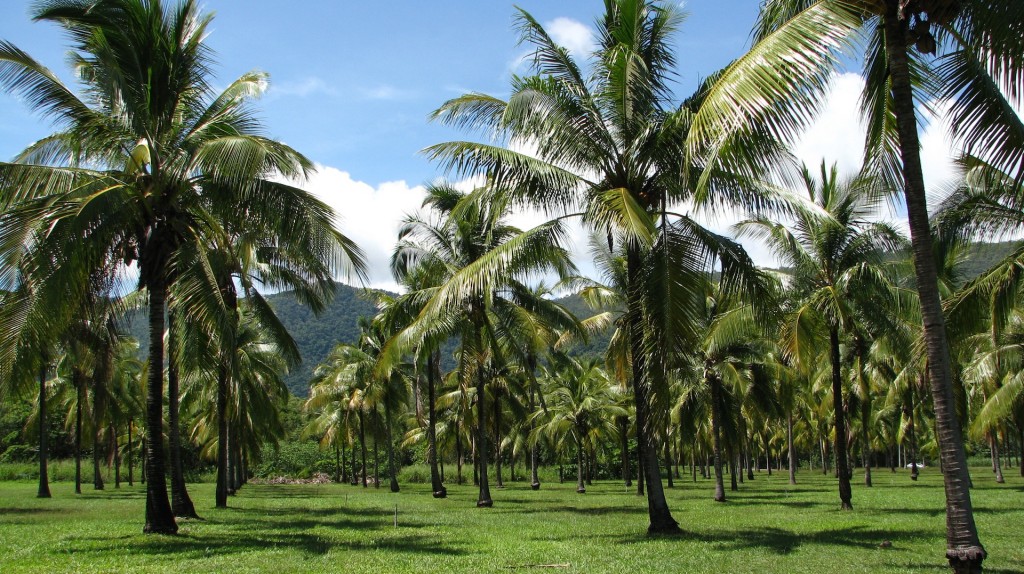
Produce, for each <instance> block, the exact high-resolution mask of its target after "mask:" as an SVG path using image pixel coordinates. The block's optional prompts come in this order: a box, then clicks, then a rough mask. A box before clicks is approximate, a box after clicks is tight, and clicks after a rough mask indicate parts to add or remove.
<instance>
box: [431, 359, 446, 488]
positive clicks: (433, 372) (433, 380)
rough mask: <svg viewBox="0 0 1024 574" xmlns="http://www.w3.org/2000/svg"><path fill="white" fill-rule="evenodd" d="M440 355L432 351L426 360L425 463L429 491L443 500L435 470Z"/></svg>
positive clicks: (440, 485)
mask: <svg viewBox="0 0 1024 574" xmlns="http://www.w3.org/2000/svg"><path fill="white" fill-rule="evenodd" d="M440 361H441V353H440V352H438V351H434V352H432V353H430V356H429V357H428V359H427V463H428V464H429V465H430V491H431V492H432V493H433V495H434V498H445V497H447V496H448V489H447V488H445V487H444V484H443V482H442V481H441V474H440V473H439V472H438V468H437V459H438V456H437V409H436V407H435V404H434V403H435V399H436V394H437V382H436V374H437V371H438V370H439V368H440V364H439V363H440Z"/></svg>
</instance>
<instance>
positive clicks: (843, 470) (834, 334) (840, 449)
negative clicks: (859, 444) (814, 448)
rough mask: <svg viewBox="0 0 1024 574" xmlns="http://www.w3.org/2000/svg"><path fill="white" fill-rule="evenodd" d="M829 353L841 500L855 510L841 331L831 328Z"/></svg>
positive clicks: (844, 505)
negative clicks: (847, 444)
mask: <svg viewBox="0 0 1024 574" xmlns="http://www.w3.org/2000/svg"><path fill="white" fill-rule="evenodd" d="M828 340H829V351H830V356H831V360H832V405H833V408H834V410H835V415H834V419H835V427H836V440H835V451H836V474H837V475H838V476H839V500H840V502H841V506H840V508H841V509H842V510H853V503H852V499H853V490H852V489H851V488H850V470H849V459H848V457H847V454H846V413H845V411H844V410H843V378H842V374H841V372H840V363H839V329H838V328H837V327H829V330H828Z"/></svg>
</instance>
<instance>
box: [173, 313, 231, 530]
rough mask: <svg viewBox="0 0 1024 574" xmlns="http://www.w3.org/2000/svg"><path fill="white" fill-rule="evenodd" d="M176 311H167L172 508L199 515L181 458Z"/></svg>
mask: <svg viewBox="0 0 1024 574" xmlns="http://www.w3.org/2000/svg"><path fill="white" fill-rule="evenodd" d="M176 315H177V312H176V311H174V310H171V311H169V312H168V313H167V332H168V336H167V427H168V429H167V432H168V437H167V443H168V448H169V449H170V455H171V509H172V510H173V511H174V515H175V516H177V517H178V518H199V515H198V514H197V513H196V507H195V504H193V503H192V497H190V496H189V495H188V488H187V487H186V486H185V469H184V467H183V463H182V459H181V426H180V421H179V417H178V410H179V409H178V403H179V398H180V396H179V391H178V343H177V340H176V339H177V338H176V337H175V331H176V326H175V321H176ZM218 392H219V389H218Z"/></svg>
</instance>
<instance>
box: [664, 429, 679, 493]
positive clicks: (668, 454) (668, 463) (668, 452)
mask: <svg viewBox="0 0 1024 574" xmlns="http://www.w3.org/2000/svg"><path fill="white" fill-rule="evenodd" d="M662 445H663V449H664V451H665V474H666V475H667V476H668V488H675V487H676V485H675V482H673V480H672V449H671V446H670V445H669V441H668V437H666V438H665V441H664V442H663V443H662Z"/></svg>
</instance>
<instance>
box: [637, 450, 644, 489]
mask: <svg viewBox="0 0 1024 574" xmlns="http://www.w3.org/2000/svg"><path fill="white" fill-rule="evenodd" d="M645 476H646V473H645V472H644V455H643V453H642V452H641V451H640V445H639V444H637V447H636V495H637V496H644V495H645V494H646V489H645V488H644V486H645V485H646V481H645V480H644V477H645Z"/></svg>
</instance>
